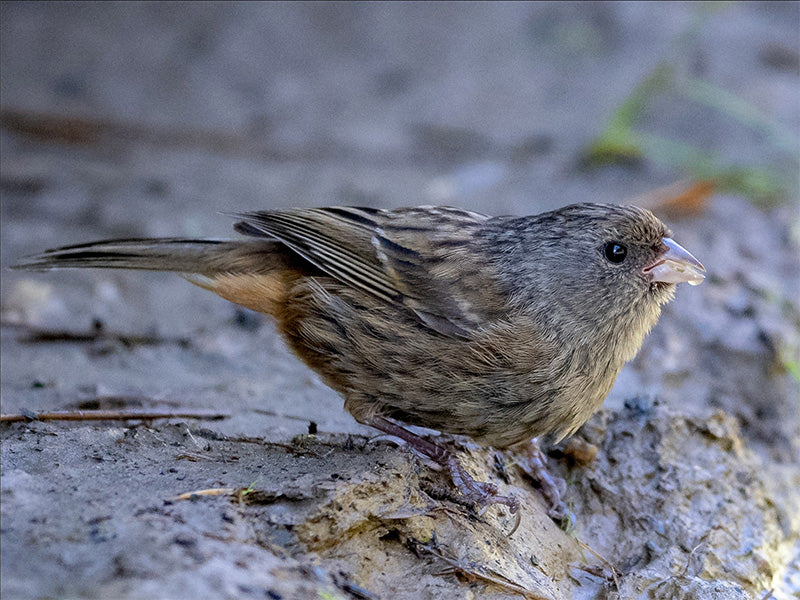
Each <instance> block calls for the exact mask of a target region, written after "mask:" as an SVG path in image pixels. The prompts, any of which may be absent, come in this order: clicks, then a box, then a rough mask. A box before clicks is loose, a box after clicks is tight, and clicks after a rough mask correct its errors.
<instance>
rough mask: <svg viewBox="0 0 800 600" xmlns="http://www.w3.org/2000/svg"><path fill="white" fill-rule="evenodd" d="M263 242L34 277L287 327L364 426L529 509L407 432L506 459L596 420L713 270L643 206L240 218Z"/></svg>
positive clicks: (147, 242)
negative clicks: (70, 276) (222, 308)
mask: <svg viewBox="0 0 800 600" xmlns="http://www.w3.org/2000/svg"><path fill="white" fill-rule="evenodd" d="M236 217H237V218H240V219H241V221H240V222H238V223H236V225H235V229H236V231H238V232H239V233H242V234H244V235H245V236H248V237H249V239H240V240H235V241H219V240H190V239H178V238H174V239H173V238H170V239H128V240H111V241H104V242H95V243H90V244H82V245H78V246H69V247H64V248H58V249H55V250H48V251H46V252H44V253H43V254H41V255H39V256H35V257H32V258H31V259H29V261H28V262H26V263H23V264H21V265H18V268H25V269H34V270H48V269H57V268H83V267H107V268H120V269H149V270H156V271H177V272H180V273H182V274H183V275H184V276H185V277H186V278H187V279H188V280H189V281H191V282H192V283H195V284H197V285H199V286H200V287H203V288H205V289H208V290H211V291H213V292H215V293H216V294H218V295H220V296H222V297H223V298H225V299H226V300H230V301H231V302H235V303H236V304H240V305H242V306H245V307H247V308H250V309H252V310H255V311H258V312H262V313H266V314H269V315H271V316H272V317H274V318H275V320H276V321H277V324H278V327H279V330H280V332H281V333H282V335H283V336H284V338H285V339H286V341H287V342H288V344H289V345H290V346H291V348H292V349H293V350H294V351H295V352H296V353H297V354H298V356H300V358H302V359H303V360H304V361H305V362H306V364H308V365H309V366H310V367H311V368H312V369H314V370H315V371H317V372H318V373H319V374H320V375H321V376H322V377H323V379H324V380H325V382H326V383H327V384H328V385H330V386H331V387H332V388H334V389H335V390H337V391H339V392H340V393H341V394H342V395H343V396H344V400H345V402H344V406H345V409H347V411H348V412H349V413H350V414H351V415H353V417H355V419H356V420H357V421H359V422H360V423H363V424H365V425H371V426H373V427H375V428H377V429H379V430H381V431H384V432H386V433H388V434H391V435H393V436H396V437H399V438H401V439H403V440H405V441H406V442H407V443H408V444H410V445H411V446H412V447H414V448H416V449H417V450H419V451H420V452H422V453H423V454H425V455H427V456H428V457H429V458H431V459H432V460H433V461H435V462H437V463H439V464H441V465H442V466H444V467H446V468H447V469H449V471H450V474H451V476H452V479H453V482H454V483H455V484H456V486H457V487H458V488H459V489H460V490H461V492H462V493H463V494H464V495H465V496H466V498H467V499H468V500H471V501H474V502H477V503H479V504H482V505H484V506H488V505H490V504H493V503H502V504H506V505H508V506H509V507H510V508H511V509H512V511H515V510H516V508H517V501H516V499H515V498H513V497H506V496H500V495H498V493H497V489H496V488H495V487H494V486H493V485H491V484H487V483H482V482H478V481H475V480H474V479H473V478H472V477H471V476H470V475H469V474H468V473H467V472H466V471H465V470H464V469H463V468H462V467H461V465H460V464H459V462H458V461H457V460H456V459H455V457H453V456H452V455H451V454H450V453H449V452H448V451H447V450H446V449H445V448H444V447H443V446H441V445H439V444H437V443H435V442H432V441H430V440H428V439H425V438H423V437H420V436H418V435H416V434H414V433H412V432H411V431H409V430H408V429H406V428H405V427H403V424H410V425H417V426H422V427H427V428H431V429H438V430H440V431H444V432H448V433H454V434H463V435H467V436H470V437H472V438H474V439H475V440H477V441H478V442H480V443H482V444H485V445H490V446H494V447H497V448H506V447H508V446H511V445H514V444H520V443H522V442H526V441H529V440H530V439H531V438H533V437H535V436H540V435H545V434H553V435H554V436H555V437H557V438H562V437H564V436H567V435H570V434H572V433H573V432H575V430H577V429H578V428H579V427H580V426H581V425H582V424H583V423H584V422H586V420H587V419H588V418H589V417H590V416H591V414H592V413H593V412H594V411H596V410H597V409H598V408H599V407H600V405H601V404H602V402H603V400H604V399H605V397H606V395H607V394H608V392H609V391H610V389H611V386H612V385H613V383H614V380H615V379H616V377H617V374H618V373H619V371H620V369H621V368H622V366H623V365H624V364H625V363H626V362H627V361H629V360H631V359H632V358H633V357H634V355H635V354H636V352H637V351H638V350H639V347H640V346H641V344H642V340H643V339H644V337H645V335H646V334H647V333H648V331H650V329H651V328H652V327H653V325H655V323H656V321H657V320H658V317H659V315H660V313H661V305H663V304H664V303H666V302H668V301H669V300H670V299H672V297H673V294H674V288H675V284H676V283H679V282H688V283H690V284H692V285H697V284H699V283H700V282H702V281H703V278H704V276H703V274H702V273H703V272H704V271H705V269H704V268H703V266H702V265H701V264H700V263H699V262H698V261H697V259H695V258H694V257H693V256H692V255H691V254H689V253H688V252H687V251H686V250H684V249H683V248H682V247H681V246H679V245H678V244H677V243H675V242H674V241H673V240H672V239H671V234H670V232H669V230H668V229H667V228H666V226H665V225H664V224H663V223H662V222H661V221H660V220H659V219H658V218H656V217H655V216H654V215H653V214H652V213H650V212H649V211H647V210H643V209H640V208H636V207H633V206H615V205H603V204H576V205H572V206H567V207H564V208H561V209H559V210H556V211H553V212H548V213H544V214H540V215H537V216H529V217H508V216H506V217H489V216H486V215H482V214H478V213H473V212H468V211H465V210H460V209H456V208H448V207H431V206H422V207H417V208H398V209H394V210H378V209H372V208H350V207H332V208H313V209H288V210H277V211H265V212H255V213H245V214H240V215H236Z"/></svg>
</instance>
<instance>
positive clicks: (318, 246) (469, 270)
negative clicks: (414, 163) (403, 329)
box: [236, 206, 503, 337]
mask: <svg viewBox="0 0 800 600" xmlns="http://www.w3.org/2000/svg"><path fill="white" fill-rule="evenodd" d="M236 216H238V217H239V218H241V219H242V222H240V223H237V224H236V230H237V231H239V232H240V233H243V234H245V235H254V236H265V235H266V236H268V237H271V238H274V239H277V240H279V241H281V242H283V243H284V244H285V245H286V246H287V247H289V248H290V249H292V250H293V251H294V252H296V253H297V254H299V255H300V256H302V257H303V258H305V259H306V260H308V261H309V262H310V263H312V264H314V265H315V266H317V267H318V268H320V269H321V270H322V271H324V272H325V273H327V274H328V275H330V276H332V277H334V278H336V279H338V280H339V281H341V282H343V283H345V284H347V285H351V286H353V287H356V288H359V289H361V290H363V291H365V292H367V293H370V294H372V295H374V296H377V297H378V298H381V299H383V300H385V301H387V302H392V303H398V304H402V305H404V306H406V307H408V308H409V309H411V310H412V311H414V312H415V313H416V314H417V315H418V316H419V318H420V319H421V320H422V321H423V322H424V323H426V324H427V325H428V326H429V327H431V328H432V329H434V330H436V331H438V332H440V333H442V334H445V335H449V336H455V337H466V336H468V335H470V332H471V331H472V330H474V329H476V328H477V327H479V326H481V324H483V323H486V322H487V321H489V320H492V319H494V318H497V317H498V316H499V311H500V310H501V307H502V305H503V303H502V296H501V293H500V291H499V289H498V287H497V285H496V283H495V281H494V278H493V277H492V274H491V271H490V270H489V265H487V261H486V257H485V252H484V251H483V249H482V248H481V247H480V239H479V238H480V236H479V235H476V234H478V233H479V232H480V230H481V229H482V227H483V224H484V223H485V222H486V221H487V220H488V219H489V217H487V216H485V215H481V214H478V213H473V212H468V211H464V210H460V209H455V208H447V207H424V206H423V207H417V208H404V209H395V210H379V209H372V208H354V207H333V208H312V209H289V210H280V211H267V212H255V213H245V214H240V215H236Z"/></svg>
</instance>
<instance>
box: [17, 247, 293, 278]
mask: <svg viewBox="0 0 800 600" xmlns="http://www.w3.org/2000/svg"><path fill="white" fill-rule="evenodd" d="M278 246H279V243H277V242H271V241H253V240H242V241H222V240H189V239H181V238H162V239H127V240H108V241H102V242H92V243H88V244H78V245H76V246H64V247H63V248H54V249H52V250H46V251H45V252H42V253H41V254H38V255H35V256H30V257H28V258H26V259H24V260H23V261H22V262H21V263H19V264H17V265H13V266H12V268H14V269H25V270H30V271H49V270H52V269H85V268H107V269H144V270H150V271H176V272H180V273H187V274H192V273H196V274H201V275H213V274H216V273H223V272H224V273H237V272H251V273H253V272H255V273H258V272H266V271H268V270H269V269H270V267H271V266H273V265H271V264H270V263H274V262H275V260H276V259H277V260H280V259H281V258H280V257H281V254H283V253H282V252H280V250H279V248H278Z"/></svg>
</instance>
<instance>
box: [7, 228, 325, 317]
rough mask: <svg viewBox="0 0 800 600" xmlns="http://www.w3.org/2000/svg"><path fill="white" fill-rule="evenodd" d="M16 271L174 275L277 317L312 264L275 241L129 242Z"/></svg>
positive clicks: (49, 256)
mask: <svg viewBox="0 0 800 600" xmlns="http://www.w3.org/2000/svg"><path fill="white" fill-rule="evenodd" d="M12 268H15V269H26V270H30V271H49V270H53V269H82V268H108V269H143V270H149V271H175V272H178V273H180V274H181V275H183V276H184V277H185V278H186V279H188V280H189V281H190V282H192V283H194V284H195V285H198V286H200V287H202V288H205V289H207V290H210V291H212V292H214V293H216V294H218V295H219V296H222V297H223V298H225V299H226V300H229V301H231V302H235V303H236V304H240V305H242V306H246V307H247V308H250V309H252V310H256V311H259V312H263V313H266V314H270V315H273V316H275V317H278V316H279V315H281V314H282V311H283V309H284V307H285V305H286V301H287V294H288V293H289V291H290V289H291V287H292V283H293V282H294V281H295V280H297V279H298V278H299V277H301V276H302V275H303V274H305V273H306V272H308V271H309V269H310V268H311V267H310V265H308V264H307V263H305V261H303V260H302V259H301V258H300V257H297V256H294V255H292V254H291V253H289V252H287V251H286V249H285V248H284V247H283V246H282V245H281V243H280V242H276V241H270V240H240V241H222V240H188V239H181V238H162V239H129V240H108V241H104V242H92V243H89V244H80V245H77V246H65V247H63V248H55V249H53V250H47V251H45V252H43V253H41V254H38V255H35V256H31V257H28V258H27V259H26V260H24V261H23V262H21V263H20V264H17V265H14V266H13V267H12Z"/></svg>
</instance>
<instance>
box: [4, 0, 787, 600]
mask: <svg viewBox="0 0 800 600" xmlns="http://www.w3.org/2000/svg"><path fill="white" fill-rule="evenodd" d="M0 10H2V20H0V33H1V34H2V38H1V39H0V44H1V45H0V50H1V55H0V58H1V59H2V64H1V65H0V67H1V69H2V79H1V80H0V92H2V98H1V102H0V104H1V105H2V119H1V121H2V123H1V124H2V135H0V152H2V162H0V183H1V184H2V204H1V205H0V234H2V235H1V237H0V244H1V246H0V247H1V249H2V265H3V268H4V270H3V275H2V279H1V280H0V283H1V289H0V292H1V293H2V319H3V326H2V338H0V340H1V342H2V346H1V349H2V361H0V369H1V371H0V375H1V376H2V382H1V383H2V388H1V390H2V412H3V414H4V415H22V417H25V419H24V420H20V421H15V422H3V423H2V424H0V436H1V437H0V440H2V445H1V446H0V466H1V467H2V474H1V477H0V493H1V494H2V496H1V499H2V504H1V505H0V508H1V509H2V523H1V524H0V535H2V552H1V553H0V567H1V569H0V593H2V596H3V597H4V598H9V599H11V598H48V597H82V598H83V597H85V598H198V597H203V598H205V597H221V598H222V597H225V598H250V597H253V598H272V599H277V598H287V599H295V598H297V599H304V598H401V599H402V598H409V599H411V598H414V599H416V598H518V597H526V598H552V599H567V598H577V599H583V598H586V599H589V598H591V599H600V598H648V599H660V598H664V599H668V598H669V599H671V598H687V599H689V598H700V599H705V598H708V599H711V598H714V599H729V598H731V599H733V598H736V599H738V598H759V599H762V600H763V599H766V598H769V597H772V598H776V599H779V600H786V599H789V598H797V597H798V594H800V542H798V540H800V493H798V492H797V490H798V489H800V467H798V464H800V406H799V404H800V402H798V396H799V395H800V392H799V391H798V377H800V356H799V355H798V347H800V306H798V301H797V298H799V297H800V259H799V258H798V252H799V251H800V250H799V247H800V217H799V216H798V207H799V206H800V203H799V202H798V195H797V173H798V162H797V160H798V158H797V157H798V154H800V148H799V147H798V142H797V131H798V130H800V108H799V107H798V102H797V98H798V91H799V90H798V83H799V80H800V77H798V61H799V60H800V59H799V58H798V46H799V45H800V44H798V39H797V26H798V24H800V4H797V3H791V4H790V3H775V4H770V3H742V4H734V5H728V6H725V7H724V8H721V9H720V8H716V9H715V8H713V7H709V6H707V5H700V4H696V5H693V4H688V3H687V4H655V5H653V4H652V3H643V4H639V3H600V4H582V3H578V4H573V3H553V4H549V3H538V4H521V3H520V4H516V3H515V4H505V5H491V4H469V5H466V4H463V5H451V4H440V3H437V4H365V3H358V4H333V3H319V4H300V3H292V4H268V5H256V4H211V3H203V4H155V3H153V4H144V3H142V4H99V3H98V4H94V3H91V4H90V3H87V4H70V3H60V4H49V3H48V4H45V3H10V2H6V3H3V4H2V7H1V8H0ZM664 69H666V71H664ZM664 72H668V73H669V74H670V75H669V77H667V83H666V84H663V77H662V79H659V77H661V76H662V75H658V76H654V73H655V74H663V73H664ZM654 81H656V82H657V81H662V84H663V85H661V86H660V87H659V86H657V85H655V84H653V82H654ZM648 82H649V83H648ZM698 82H700V83H698ZM705 84H710V85H712V86H714V87H713V88H711V91H712V92H713V93H712V94H711V95H710V96H709V95H706V96H703V93H704V91H705V92H707V91H708V88H707V87H703V85H705ZM621 107H622V108H623V109H625V108H626V107H627V109H628V110H627V112H625V110H622V111H621V110H620V109H621ZM631 112H635V113H636V114H635V117H636V118H635V119H634V121H635V122H634V123H633V128H632V129H631V128H628V129H626V127H627V125H631V123H629V122H626V121H625V118H621V117H620V115H621V114H622V115H623V116H624V115H627V116H628V117H630V115H631ZM614 115H617V117H618V118H616V119H615V118H613V116H614ZM626 118H627V117H626ZM629 120H630V119H629ZM621 132H622V133H621ZM632 132H633V133H632ZM622 134H624V135H622ZM625 136H627V137H625ZM598 140H601V141H603V142H604V144H600V145H598V144H595V145H594V146H592V142H593V141H595V142H597V141H598ZM609 140H611V141H613V142H614V143H613V144H610V145H609ZM620 140H622V142H623V143H622V144H620ZM665 140H670V141H671V143H667V142H665ZM632 142H635V144H634V145H635V146H636V147H637V150H638V151H637V152H631V151H630V144H631V143H632ZM614 144H616V145H614ZM609 148H611V150H610V151H609ZM587 149H588V150H587ZM711 157H713V159H712V158H711ZM678 180H682V181H683V183H681V184H679V185H678V186H677V187H675V186H673V185H672V184H674V183H675V182H676V181H678ZM668 186H672V187H668ZM654 190H655V191H654ZM709 192H713V193H710V194H709ZM577 201H601V202H624V201H636V202H637V203H640V204H645V205H647V206H650V207H652V208H653V209H654V210H656V211H657V212H659V214H661V215H662V216H664V218H665V219H667V220H668V221H669V223H670V225H671V226H672V228H673V230H674V236H675V238H676V239H677V240H678V241H679V242H680V243H681V244H682V245H684V246H685V247H687V248H689V249H690V250H691V251H692V252H693V253H694V254H695V255H696V256H698V258H700V259H701V260H702V261H703V263H704V264H705V266H706V267H707V269H708V272H709V277H708V279H707V281H706V282H705V283H704V284H703V285H701V286H699V287H697V288H689V287H687V286H683V287H682V288H681V289H680V290H679V292H678V297H677V299H676V301H675V302H673V303H672V304H671V305H669V307H668V308H667V310H666V311H665V314H664V316H663V317H662V319H661V321H660V322H659V325H658V326H657V328H656V329H655V330H654V331H653V333H652V334H651V335H650V336H649V337H648V339H647V341H646V343H645V346H644V347H643V349H642V351H641V352H640V354H639V356H638V357H637V358H636V360H635V361H634V362H633V363H631V364H630V365H629V366H628V367H626V369H625V370H624V371H623V373H622V374H621V376H620V378H619V380H618V383H617V385H616V387H615V388H614V390H612V393H611V395H610V396H609V398H608V400H607V401H606V404H605V407H604V409H603V410H602V411H601V412H600V413H598V414H597V415H596V416H595V417H594V418H593V419H592V420H591V421H590V422H589V423H588V424H587V425H586V426H585V427H584V428H583V429H582V430H581V431H580V432H579V434H578V435H577V436H576V437H575V439H574V440H573V441H572V442H568V443H566V444H562V445H560V446H557V447H553V448H551V450H550V452H549V455H550V464H551V467H552V469H553V470H554V471H555V472H556V473H558V474H560V475H561V476H562V477H564V478H565V479H566V480H567V482H568V492H567V500H568V502H569V505H570V508H571V510H572V511H573V513H574V515H575V521H574V525H573V527H571V528H567V530H564V529H562V528H561V527H559V526H558V525H557V524H555V523H554V522H553V521H552V520H550V519H549V518H548V516H547V514H546V510H545V507H544V503H543V501H542V499H541V496H540V495H539V493H538V491H537V490H536V489H535V488H534V487H533V486H532V485H531V483H530V482H529V481H527V480H526V479H525V478H524V477H523V476H522V475H521V473H519V472H518V470H517V468H516V467H515V461H516V457H515V456H514V455H513V454H512V453H499V452H495V451H493V450H491V449H485V448H479V447H477V446H474V445H473V444H471V443H470V442H469V440H466V439H456V440H450V441H449V442H448V443H450V444H451V445H452V448H453V449H454V450H455V451H457V452H458V454H459V456H460V457H461V458H462V460H463V461H464V464H465V465H466V466H467V467H468V468H469V469H470V470H471V472H473V473H474V474H475V475H476V476H478V477H480V478H482V479H485V480H491V481H494V482H495V483H497V484H498V485H499V486H500V487H501V489H503V490H506V491H508V492H509V493H513V494H515V495H517V496H518V497H520V498H521V499H522V510H521V522H520V525H519V528H518V529H517V530H516V531H515V532H514V533H513V534H511V535H509V534H510V532H511V531H512V529H513V527H514V518H513V517H512V516H510V515H508V514H507V512H506V511H505V509H502V508H492V509H490V510H488V511H487V512H485V513H484V514H482V515H478V514H476V513H475V512H474V511H473V510H472V508H471V507H469V506H465V505H464V504H463V503H461V502H459V498H458V495H457V493H456V492H455V491H454V490H453V489H452V487H451V486H450V485H449V483H448V481H447V479H446V478H445V477H444V476H443V475H442V474H440V473H438V472H436V471H434V470H433V469H432V468H431V466H430V465H428V464H426V463H425V462H423V461H420V460H419V459H418V458H417V457H415V456H413V455H411V454H410V453H408V452H406V451H405V450H403V449H402V448H398V447H397V446H396V445H395V444H394V443H393V442H392V441H391V440H388V439H386V438H384V437H376V434H375V432H374V431H372V430H369V429H367V428H364V427H361V426H359V425H357V424H356V423H355V422H354V421H353V420H352V418H351V417H349V416H348V415H347V413H345V412H344V410H343V409H342V403H341V399H340V398H339V397H338V396H337V395H336V394H335V393H334V392H332V391H331V390H329V389H328V388H326V387H325V386H324V385H322V383H321V382H320V381H319V380H318V379H317V378H316V376H315V375H314V374H313V373H311V372H310V371H308V370H307V369H306V368H305V367H304V366H303V365H302V364H301V363H300V362H299V361H298V360H297V359H296V358H294V357H293V356H292V355H291V353H290V352H289V351H288V350H287V349H286V348H285V347H284V346H283V344H282V342H281V341H280V339H279V338H278V337H277V335H276V332H275V330H274V328H273V326H272V324H271V323H270V322H269V321H268V320H267V319H265V318H261V317H260V316H258V315H255V314H253V313H249V312H247V311H244V310H242V309H237V308H236V307H234V306H233V305H230V304H227V303H225V302H224V301H222V300H220V299H218V298H216V297H213V296H211V295H209V294H207V293H206V292H203V291H202V290H200V289H197V288H194V287H193V286H191V285H189V284H187V283H186V282H185V281H182V280H181V279H180V278H179V277H175V276H169V275H159V274H146V273H117V272H88V273H84V272H68V273H63V272H62V273H49V274H31V273H25V272H19V271H9V270H7V269H6V267H7V266H8V265H10V264H13V263H14V262H15V261H17V260H18V259H19V258H21V257H22V256H24V255H26V254H30V253H33V252H36V251H39V250H41V249H43V248H45V247H53V246H57V245H61V244H68V243H77V242H81V241H88V240H92V239H99V238H107V237H114V236H123V237H134V236H151V235H163V236H172V235H197V236H206V237H225V236H227V235H228V232H229V225H230V220H229V219H228V218H227V217H226V216H224V215H220V214H219V213H220V212H237V211H244V210H252V209H261V208H271V207H280V206H312V205H329V204H368V205H371V206H379V207H384V206H399V205H410V204H431V203H443V204H451V205H458V206H462V207H465V208H470V209H475V210H479V211H483V212H487V213H491V214H508V213H513V214H526V213H529V214H530V213H536V212H541V211H543V210H547V209H551V208H554V207H557V206H560V205H563V204H568V203H571V202H577ZM98 409H102V410H109V411H116V412H120V411H138V412H141V413H145V412H147V413H150V415H151V417H150V418H143V419H139V420H132V421H131V420H112V419H106V420H100V421H85V420H84V421H62V420H41V419H39V420H37V419H32V417H34V416H36V415H37V414H41V413H43V412H53V411H69V412H71V413H76V412H79V411H88V410H98ZM152 413H166V414H169V415H173V417H172V418H168V419H158V418H153V416H154V415H153V414H152ZM310 433H311V435H310ZM592 448H596V453H595V454H594V455H593V456H592V452H591V449H592ZM587 449H588V450H587ZM201 491H203V492H204V493H198V492H201Z"/></svg>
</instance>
